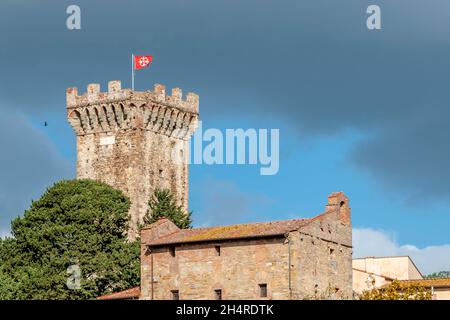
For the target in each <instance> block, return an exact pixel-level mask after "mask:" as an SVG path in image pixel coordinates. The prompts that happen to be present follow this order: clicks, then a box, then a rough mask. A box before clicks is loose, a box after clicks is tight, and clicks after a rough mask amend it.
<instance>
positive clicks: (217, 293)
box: [214, 289, 222, 300]
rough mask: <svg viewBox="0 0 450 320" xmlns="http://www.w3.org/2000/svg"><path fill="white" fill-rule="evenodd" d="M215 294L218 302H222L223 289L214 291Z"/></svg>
mask: <svg viewBox="0 0 450 320" xmlns="http://www.w3.org/2000/svg"><path fill="white" fill-rule="evenodd" d="M214 293H215V295H216V300H222V290H221V289H217V290H214Z"/></svg>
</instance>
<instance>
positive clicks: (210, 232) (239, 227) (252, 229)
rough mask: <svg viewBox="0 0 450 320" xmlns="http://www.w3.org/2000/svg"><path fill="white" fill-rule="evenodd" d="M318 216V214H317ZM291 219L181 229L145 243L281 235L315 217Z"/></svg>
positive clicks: (173, 242) (174, 242)
mask: <svg viewBox="0 0 450 320" xmlns="http://www.w3.org/2000/svg"><path fill="white" fill-rule="evenodd" d="M319 217H320V216H319ZM317 218H318V217H315V218H313V219H291V220H279V221H271V222H259V223H249V224H236V225H230V226H217V227H208V228H193V229H182V230H179V231H177V232H174V233H171V234H169V235H166V236H163V237H161V238H158V239H155V240H152V241H150V242H149V243H147V245H149V246H160V245H167V244H176V243H190V242H200V241H216V240H231V239H242V238H258V237H268V236H277V235H283V234H286V233H288V232H290V231H293V230H297V229H299V228H300V227H301V226H304V225H305V224H307V223H309V222H311V221H313V220H315V219H317Z"/></svg>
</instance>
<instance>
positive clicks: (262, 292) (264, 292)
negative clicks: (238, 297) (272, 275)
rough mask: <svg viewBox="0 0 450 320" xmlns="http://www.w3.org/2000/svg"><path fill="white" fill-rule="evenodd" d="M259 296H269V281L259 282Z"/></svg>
mask: <svg viewBox="0 0 450 320" xmlns="http://www.w3.org/2000/svg"><path fill="white" fill-rule="evenodd" d="M259 296H260V297H261V298H266V297H267V283H260V284H259Z"/></svg>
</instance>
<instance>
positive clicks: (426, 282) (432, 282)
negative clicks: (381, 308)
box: [399, 278, 450, 287]
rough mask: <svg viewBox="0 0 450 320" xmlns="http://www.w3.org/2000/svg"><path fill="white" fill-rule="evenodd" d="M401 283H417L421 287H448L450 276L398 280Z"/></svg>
mask: <svg viewBox="0 0 450 320" xmlns="http://www.w3.org/2000/svg"><path fill="white" fill-rule="evenodd" d="M399 282H400V283H401V284H406V285H419V286H421V287H450V278H441V279H417V280H399Z"/></svg>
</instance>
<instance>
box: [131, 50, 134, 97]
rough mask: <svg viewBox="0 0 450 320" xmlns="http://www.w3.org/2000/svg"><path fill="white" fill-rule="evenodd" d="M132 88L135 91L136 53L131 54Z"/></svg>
mask: <svg viewBox="0 0 450 320" xmlns="http://www.w3.org/2000/svg"><path fill="white" fill-rule="evenodd" d="M131 90H133V91H134V54H133V53H132V54H131Z"/></svg>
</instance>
